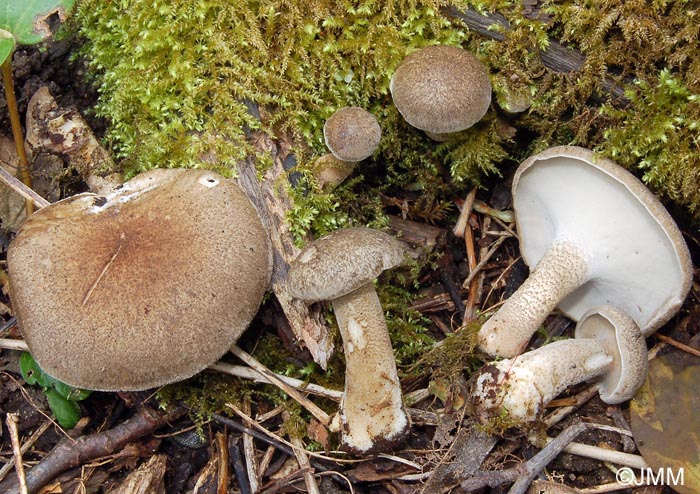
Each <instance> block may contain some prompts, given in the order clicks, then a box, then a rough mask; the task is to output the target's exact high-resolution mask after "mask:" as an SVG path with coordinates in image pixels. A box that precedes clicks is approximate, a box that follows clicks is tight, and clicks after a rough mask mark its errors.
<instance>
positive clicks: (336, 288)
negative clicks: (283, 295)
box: [287, 228, 406, 302]
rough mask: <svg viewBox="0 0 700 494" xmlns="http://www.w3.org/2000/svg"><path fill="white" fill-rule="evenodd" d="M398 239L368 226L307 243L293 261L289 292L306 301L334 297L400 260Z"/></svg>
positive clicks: (351, 289)
mask: <svg viewBox="0 0 700 494" xmlns="http://www.w3.org/2000/svg"><path fill="white" fill-rule="evenodd" d="M405 252H406V251H405V249H404V247H403V244H402V243H401V241H400V240H398V239H396V238H394V237H392V236H391V235H388V234H386V233H384V232H381V231H379V230H373V229H371V228H344V229H341V230H336V231H334V232H332V233H330V234H329V235H326V236H325V237H321V238H319V239H318V240H316V241H314V242H312V243H311V244H309V245H307V246H306V247H305V248H304V249H303V250H302V251H301V252H300V253H299V254H298V255H297V257H296V258H295V259H294V261H292V265H291V267H290V270H289V277H288V280H287V281H288V284H289V293H290V294H291V295H292V297H295V298H298V299H301V300H306V301H309V302H311V301H320V300H333V299H336V298H338V297H342V296H343V295H347V294H348V293H350V292H353V291H355V290H357V289H358V288H360V287H361V286H363V285H366V284H367V283H370V282H371V281H372V280H373V279H375V278H376V277H377V276H379V274H380V273H381V272H382V271H384V270H385V269H391V268H393V267H394V266H398V265H399V264H401V262H403V259H404V255H405Z"/></svg>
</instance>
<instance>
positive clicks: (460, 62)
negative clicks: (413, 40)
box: [389, 45, 491, 140]
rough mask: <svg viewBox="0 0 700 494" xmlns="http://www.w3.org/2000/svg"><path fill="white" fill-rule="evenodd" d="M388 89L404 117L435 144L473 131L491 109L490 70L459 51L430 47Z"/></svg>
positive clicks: (404, 64) (404, 65) (411, 57)
mask: <svg viewBox="0 0 700 494" xmlns="http://www.w3.org/2000/svg"><path fill="white" fill-rule="evenodd" d="M389 88H390V91H391V97H392V99H393V101H394V105H396V108H397V109H398V110H399V113H401V115H402V116H403V118H404V119H405V120H406V121H407V122H408V123H409V124H411V125H412V126H413V127H416V128H418V129H421V130H423V131H425V132H426V134H428V136H429V137H431V138H432V139H436V140H444V139H445V134H449V133H452V132H459V131H461V130H465V129H468V128H469V127H471V126H472V125H474V124H475V123H476V122H478V121H479V120H481V118H482V117H483V116H484V114H485V113H486V111H487V110H488V108H489V105H490V104H491V81H490V79H489V74H488V71H487V70H486V67H485V66H484V64H482V63H481V62H480V61H479V59H477V58H476V57H475V56H474V55H472V54H471V53H469V52H468V51H466V50H464V49H462V48H459V47H456V46H447V45H439V46H426V47H425V48H422V49H420V50H418V51H416V52H414V53H412V54H410V55H408V56H407V57H406V58H405V59H404V60H403V61H402V62H401V64H400V65H399V66H398V68H397V69H396V71H395V72H394V75H393V76H392V77H391V81H390V85H389Z"/></svg>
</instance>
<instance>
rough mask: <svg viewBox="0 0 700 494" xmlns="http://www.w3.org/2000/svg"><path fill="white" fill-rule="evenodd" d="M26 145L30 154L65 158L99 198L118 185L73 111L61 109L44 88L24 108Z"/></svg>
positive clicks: (84, 124)
mask: <svg viewBox="0 0 700 494" xmlns="http://www.w3.org/2000/svg"><path fill="white" fill-rule="evenodd" d="M26 122H27V123H26V126H27V143H28V144H29V145H30V146H31V147H32V149H33V150H34V152H37V151H39V152H41V151H45V152H49V153H53V154H57V155H60V156H63V157H65V158H66V159H67V160H68V161H69V163H70V164H71V166H73V167H74V168H75V170H76V171H77V172H78V173H79V174H80V176H81V177H82V178H83V180H84V181H85V183H87V184H88V186H89V187H90V190H92V191H93V192H95V193H98V194H101V193H103V192H106V191H108V190H110V189H112V188H114V187H116V186H117V185H119V184H120V183H121V177H120V176H119V175H117V174H116V173H114V169H115V166H114V163H113V161H112V158H111V156H110V155H109V153H108V152H107V150H105V149H104V148H103V147H102V145H101V144H100V143H99V141H98V140H97V138H96V137H95V134H93V132H92V129H91V128H90V126H89V125H88V124H87V122H85V120H83V117H82V116H81V115H80V113H79V112H78V111H77V110H75V109H69V108H61V107H59V106H58V103H56V100H55V99H54V98H53V96H51V93H50V92H49V89H48V87H46V86H44V87H41V88H39V89H38V90H37V91H36V93H34V95H33V96H32V98H31V100H29V104H28V106H27V121H26Z"/></svg>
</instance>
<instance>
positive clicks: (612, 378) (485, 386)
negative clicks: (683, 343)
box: [471, 305, 647, 424]
mask: <svg viewBox="0 0 700 494" xmlns="http://www.w3.org/2000/svg"><path fill="white" fill-rule="evenodd" d="M575 336H576V338H575V339H569V340H560V341H555V342H553V343H550V344H548V345H545V346H543V347H540V348H538V349H536V350H532V351H530V352H526V353H524V354H522V355H519V356H517V357H515V358H512V359H506V360H501V361H498V362H495V363H492V364H488V365H487V366H485V367H484V369H483V370H482V371H481V372H480V373H479V374H478V375H477V376H476V378H475V379H474V381H473V383H474V385H473V386H474V387H473V390H472V394H471V396H472V400H473V401H472V403H473V406H474V414H475V416H476V417H477V418H478V420H479V421H480V422H482V423H488V422H489V421H491V420H493V419H496V418H498V419H499V420H503V419H504V418H505V419H506V422H510V421H512V422H514V423H518V424H520V423H529V422H532V421H534V420H536V419H537V418H538V417H539V416H540V414H541V413H542V411H543V410H544V408H545V407H546V406H547V404H548V403H549V402H550V401H552V399H554V398H555V397H556V396H558V395H559V394H560V393H561V392H562V391H564V389H566V388H567V387H569V386H573V385H575V384H578V383H580V382H583V381H589V380H596V385H597V387H598V391H599V393H600V399H601V400H603V401H604V402H605V403H610V404H617V403H622V402H623V401H627V400H629V399H630V398H632V396H634V393H635V391H636V390H637V389H638V388H639V387H640V386H641V385H642V383H643V382H644V378H645V377H646V370H647V348H646V343H645V341H644V336H643V335H642V333H641V331H640V329H639V326H637V324H636V323H635V322H634V320H633V319H632V318H631V317H630V316H629V315H627V314H626V313H625V312H624V311H621V310H620V309H617V308H615V307H613V306H611V305H604V306H601V307H596V308H594V309H591V310H590V311H588V312H586V313H585V314H584V315H583V316H582V317H581V320H580V321H579V322H578V324H577V326H576V330H575Z"/></svg>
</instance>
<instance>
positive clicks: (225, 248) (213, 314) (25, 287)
mask: <svg viewBox="0 0 700 494" xmlns="http://www.w3.org/2000/svg"><path fill="white" fill-rule="evenodd" d="M7 260H8V270H9V275H10V287H11V299H12V304H13V308H14V310H15V312H16V315H17V319H18V322H19V325H20V328H21V330H22V333H23V335H24V337H25V339H26V341H27V344H28V345H29V349H30V351H31V352H32V354H33V355H34V357H35V358H36V360H37V362H38V363H39V365H41V367H42V369H44V370H45V371H46V372H47V373H49V374H50V375H52V376H54V377H56V378H57V379H60V380H61V381H63V382H66V383H68V384H70V385H72V386H76V387H81V388H87V389H95V390H104V391H119V390H141V389H147V388H151V387H155V386H160V385H162V384H166V383H169V382H173V381H177V380H180V379H184V378H187V377H190V376H192V375H194V374H196V373H197V372H199V371H201V370H203V369H204V368H206V367H207V366H208V365H209V364H211V363H213V362H214V361H216V360H217V359H218V358H220V357H221V356H222V355H223V354H224V353H226V352H227V351H228V349H229V347H230V346H231V345H232V344H233V343H234V342H235V341H236V340H237V339H238V337H239V336H240V335H241V334H242V333H243V331H244V330H245V329H246V327H247V326H248V324H249V322H250V321H251V319H252V318H253V316H254V315H255V313H256V312H257V310H258V306H259V304H260V301H261V299H262V296H263V294H264V291H265V289H266V287H267V284H268V281H269V277H270V272H271V266H272V259H271V247H270V242H269V238H268V234H267V232H266V231H265V229H264V228H263V226H262V223H261V221H260V219H259V217H258V215H257V212H256V210H255V208H254V207H253V206H252V204H251V203H250V201H249V200H248V198H247V197H246V195H245V194H244V193H243V191H242V190H241V189H240V188H239V187H238V185H236V184H235V183H234V182H231V181H230V180H226V179H224V178H223V177H221V176H219V175H217V174H215V173H212V172H209V171H204V170H172V169H169V170H153V171H150V172H146V173H143V174H141V175H138V176H137V177H135V178H134V179H132V180H130V181H129V182H126V183H125V184H124V185H122V186H121V187H119V188H118V189H116V190H115V191H114V192H111V193H109V194H108V195H106V196H99V195H95V194H91V193H85V194H79V195H77V196H73V197H70V198H67V199H65V200H62V201H59V202H57V203H54V204H52V205H50V206H47V207H45V208H43V209H41V210H39V211H38V212H36V213H35V214H34V215H32V216H31V217H30V218H29V219H28V220H27V222H26V223H25V224H24V225H23V227H22V229H21V230H20V232H19V233H18V235H17V237H16V238H15V239H14V240H13V242H12V244H11V246H10V248H9V251H8V256H7Z"/></svg>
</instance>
